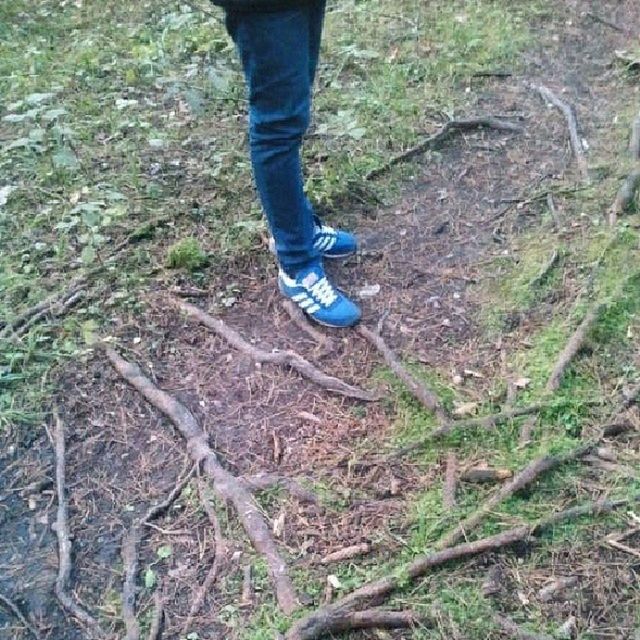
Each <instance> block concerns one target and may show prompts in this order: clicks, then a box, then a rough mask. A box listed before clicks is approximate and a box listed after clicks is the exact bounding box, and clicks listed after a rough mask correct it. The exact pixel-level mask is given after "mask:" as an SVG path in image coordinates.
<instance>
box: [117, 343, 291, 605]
mask: <svg viewBox="0 0 640 640" xmlns="http://www.w3.org/2000/svg"><path fill="white" fill-rule="evenodd" d="M105 353H106V355H107V357H108V358H109V360H110V361H111V364H112V365H113V367H114V368H115V370H116V371H117V372H118V373H119V374H120V375H121V376H122V377H123V378H124V379H125V380H126V381H127V382H128V383H129V384H130V385H131V386H133V387H134V388H135V389H137V390H138V391H139V392H140V393H141V394H142V396H143V397H144V398H145V399H146V400H147V402H149V403H150V404H152V405H153V406H154V407H156V408H157V409H158V410H160V411H161V412H162V413H164V414H165V415H166V416H167V417H168V418H169V419H170V420H171V421H172V422H173V424H174V425H175V427H176V428H177V430H178V431H179V432H180V434H181V435H182V436H183V438H184V439H185V440H186V443H187V451H188V453H189V455H190V456H191V458H192V459H193V460H194V462H196V463H200V464H202V468H203V471H204V472H205V473H206V474H207V475H208V476H209V477H210V478H211V480H212V481H213V488H214V490H215V491H216V492H217V494H218V495H219V496H220V498H221V499H222V500H228V501H229V502H231V504H233V506H234V507H235V509H236V512H237V515H238V518H239V520H240V522H241V523H242V526H243V527H244V529H245V531H246V533H247V535H248V536H249V539H250V540H251V543H252V544H253V546H254V548H255V549H256V551H258V552H259V553H261V554H262V555H263V556H264V558H265V561H266V564H267V568H268V571H269V575H270V578H271V582H272V583H273V586H274V589H275V595H276V600H277V602H278V604H279V606H280V608H281V609H282V610H283V612H284V613H285V614H287V615H290V614H291V613H293V611H294V610H295V609H296V608H297V607H298V601H297V597H296V594H295V590H294V587H293V583H292V582H291V579H290V578H289V575H288V573H287V568H286V565H285V563H284V561H283V560H282V558H281V557H280V553H279V552H278V549H277V547H276V544H275V542H274V540H273V536H272V535H271V532H270V531H269V527H268V526H267V524H266V522H265V520H264V518H263V516H262V513H261V512H260V509H259V508H258V507H257V505H256V504H255V502H254V500H253V498H252V496H251V494H250V493H249V492H248V491H247V489H246V488H245V486H244V484H243V483H242V482H241V481H239V480H238V478H236V477H235V476H233V475H232V474H230V473H229V472H228V471H227V470H226V469H224V467H222V465H221V464H220V461H219V460H218V456H217V455H216V453H215V452H214V451H213V449H211V447H210V446H209V444H208V441H207V440H208V439H207V435H206V434H205V432H204V431H203V430H202V427H201V426H200V425H199V424H198V422H197V421H196V419H195V417H194V416H193V414H192V413H191V412H190V411H189V409H187V408H186V407H185V406H184V405H183V404H181V403H180V402H178V401H177V400H176V399H175V398H173V397H172V396H170V395H169V394H168V393H166V392H165V391H162V390H161V389H159V388H158V387H156V385H155V384H153V382H151V380H149V378H147V377H146V376H145V375H144V374H143V373H142V371H141V370H140V367H138V366H137V365H135V364H133V363H131V362H127V361H126V360H124V359H123V358H122V357H121V356H120V355H119V354H118V353H116V352H115V351H114V350H113V349H111V348H108V347H107V348H105Z"/></svg>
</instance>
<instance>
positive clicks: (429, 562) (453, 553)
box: [285, 495, 640, 640]
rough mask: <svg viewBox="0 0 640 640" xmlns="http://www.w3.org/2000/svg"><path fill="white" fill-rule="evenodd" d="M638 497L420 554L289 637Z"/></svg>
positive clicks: (310, 617)
mask: <svg viewBox="0 0 640 640" xmlns="http://www.w3.org/2000/svg"><path fill="white" fill-rule="evenodd" d="M638 500H640V495H638V496H634V498H632V499H620V500H605V501H599V502H589V503H586V504H583V505H578V506H575V507H571V508H569V509H566V510H563V511H559V512H556V513H554V514H551V515H550V516H547V517H546V518H542V519H541V520H538V521H537V522H536V523H534V524H528V525H521V526H518V527H513V528H511V529H508V530H506V531H503V532H502V533H499V534H496V535H493V536H489V537H487V538H482V539H480V540H476V541H474V542H464V543H462V544H459V545H456V546H455V547H450V548H448V549H443V550H441V551H435V552H433V553H429V554H426V555H422V556H418V557H417V558H416V559H415V560H413V561H412V562H410V563H408V564H407V565H405V566H404V567H403V568H402V570H401V571H397V572H394V574H392V575H387V576H384V577H382V578H379V579H377V580H372V581H369V582H366V583H365V584H364V585H362V586H361V587H359V588H358V589H356V590H355V591H353V592H352V593H350V594H347V595H346V596H343V597H342V598H340V599H339V600H336V601H335V602H334V603H333V604H330V605H328V606H325V607H320V608H319V609H316V610H315V611H312V612H311V613H309V614H307V615H306V616H305V617H304V618H301V619H300V620H298V621H297V622H296V623H295V624H294V625H293V626H292V627H291V629H289V631H288V632H287V634H286V636H285V638H286V640H315V639H316V638H320V637H322V636H323V635H325V634H326V633H327V632H328V630H332V631H334V632H335V629H334V627H333V626H332V623H333V620H334V619H340V618H342V619H344V618H343V616H344V615H345V613H346V612H348V611H350V610H353V609H355V608H357V607H359V606H361V605H366V603H368V602H371V601H377V602H380V601H382V600H385V599H386V598H388V597H389V595H390V594H391V593H393V592H394V591H396V590H398V589H400V588H402V587H403V586H405V585H406V579H407V578H409V579H410V580H415V579H416V578H420V577H422V576H424V575H425V574H426V573H428V572H429V571H430V570H431V569H434V568H437V567H441V566H442V565H444V564H446V563H448V562H452V561H454V560H460V559H462V558H469V557H471V556H476V555H479V554H481V553H486V552H488V551H495V550H497V549H501V548H503V547H506V546H510V545H512V544H514V543H516V542H521V541H523V540H527V539H528V538H529V537H530V536H532V535H535V534H536V533H539V532H540V531H542V530H544V529H548V528H550V527H553V526H554V525H556V524H559V523H561V522H566V521H570V520H575V519H577V518H580V517H583V516H588V515H597V514H600V513H608V512H611V511H613V510H615V509H618V508H620V507H624V506H628V505H629V504H631V503H635V502H637V501H638ZM342 630H345V629H342Z"/></svg>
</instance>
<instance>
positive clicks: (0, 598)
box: [0, 593, 42, 640]
mask: <svg viewBox="0 0 640 640" xmlns="http://www.w3.org/2000/svg"><path fill="white" fill-rule="evenodd" d="M0 604H1V605H4V606H5V607H6V608H7V609H9V611H11V613H13V615H14V616H15V617H16V618H18V620H20V624H22V626H23V627H24V628H25V629H26V630H27V631H28V632H29V633H30V634H31V635H32V636H33V637H34V638H35V639H36V640H40V638H41V637H42V636H41V635H40V632H39V631H38V630H37V629H36V628H35V627H34V626H33V625H32V624H31V623H30V622H29V621H28V620H27V618H26V617H25V616H24V615H23V613H22V611H20V609H19V608H18V605H17V604H16V603H15V602H13V600H11V599H10V598H8V597H7V596H5V595H2V594H1V593H0Z"/></svg>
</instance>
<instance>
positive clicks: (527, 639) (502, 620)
mask: <svg viewBox="0 0 640 640" xmlns="http://www.w3.org/2000/svg"><path fill="white" fill-rule="evenodd" d="M493 619H494V620H495V621H496V623H497V625H498V626H499V627H500V628H501V629H502V631H503V632H504V633H506V634H508V635H509V636H511V637H512V638H514V639H515V640H553V636H549V635H547V634H546V633H533V632H532V631H528V630H527V629H523V628H522V627H520V626H519V625H517V624H516V623H515V622H514V621H513V620H511V618H507V617H506V616H502V615H499V614H495V615H494V616H493Z"/></svg>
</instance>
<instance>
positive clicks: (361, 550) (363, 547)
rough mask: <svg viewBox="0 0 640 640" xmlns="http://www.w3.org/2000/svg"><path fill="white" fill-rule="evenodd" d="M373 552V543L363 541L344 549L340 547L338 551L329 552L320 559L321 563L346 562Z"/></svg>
mask: <svg viewBox="0 0 640 640" xmlns="http://www.w3.org/2000/svg"><path fill="white" fill-rule="evenodd" d="M370 552H371V545H370V544H369V543H368V542H363V543H362V544H354V545H353V546H351V547H345V548H344V549H338V551H334V552H333V553H329V554H327V555H326V556H324V558H322V560H320V564H324V565H327V564H333V563H334V562H344V561H345V560H353V558H358V557H360V556H364V555H367V554H368V553H370Z"/></svg>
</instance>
